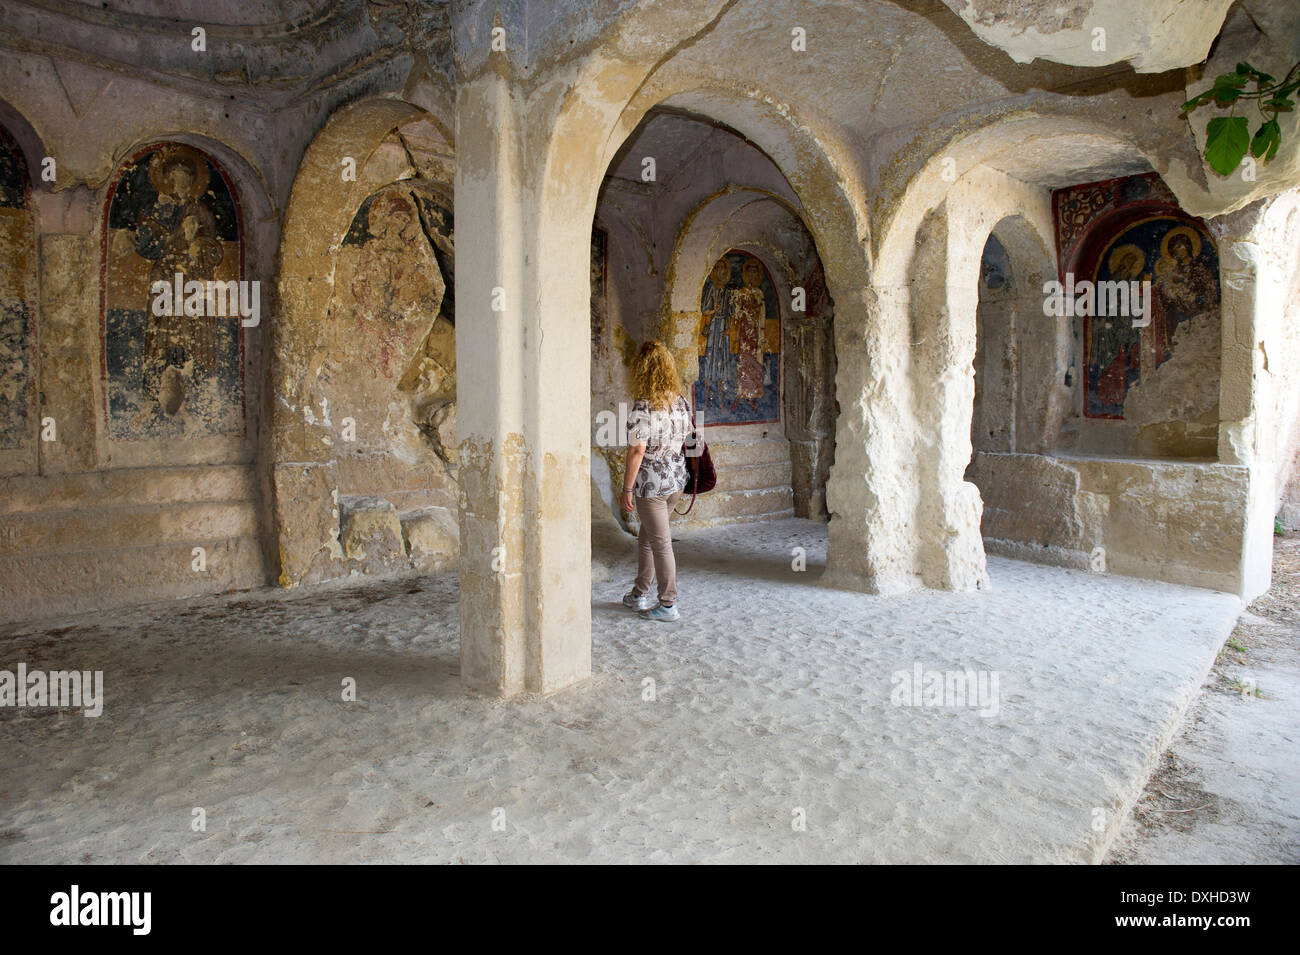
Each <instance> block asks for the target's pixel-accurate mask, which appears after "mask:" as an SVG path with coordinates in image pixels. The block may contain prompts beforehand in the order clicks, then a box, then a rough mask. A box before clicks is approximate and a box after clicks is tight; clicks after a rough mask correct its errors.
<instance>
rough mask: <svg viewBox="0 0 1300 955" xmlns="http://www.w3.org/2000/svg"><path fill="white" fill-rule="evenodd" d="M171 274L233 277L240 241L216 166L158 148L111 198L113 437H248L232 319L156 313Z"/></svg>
mask: <svg viewBox="0 0 1300 955" xmlns="http://www.w3.org/2000/svg"><path fill="white" fill-rule="evenodd" d="M177 276H180V281H181V282H182V283H185V282H203V283H207V282H213V281H215V282H223V283H224V282H232V281H234V282H238V281H239V280H242V279H243V246H242V237H241V233H240V222H239V208H238V204H237V202H236V199H235V195H234V192H233V190H232V188H231V186H230V182H229V180H228V179H227V178H226V176H225V174H224V173H223V172H222V170H221V168H220V167H219V166H218V165H217V164H216V163H215V162H214V161H213V160H212V159H210V158H209V157H207V156H205V155H204V154H203V153H201V152H199V151H198V150H196V149H193V148H191V147H189V146H184V145H181V144H178V143H165V144H161V145H157V146H151V147H149V148H148V149H145V150H143V151H142V152H141V153H139V154H137V155H136V156H135V157H134V158H133V159H131V160H130V161H129V162H128V163H127V164H126V165H125V166H124V167H123V168H122V169H121V170H120V171H119V173H118V176H117V178H116V180H115V181H114V183H113V186H112V188H111V189H110V191H109V196H108V213H107V222H106V229H105V243H104V272H103V287H102V293H103V305H104V312H103V353H102V358H103V372H104V397H105V405H106V407H105V416H106V422H107V426H108V433H109V436H110V437H112V438H116V439H119V440H134V439H143V438H165V437H190V436H203V435H217V434H239V433H242V432H243V430H244V377H243V376H244V368H243V327H242V325H241V322H240V318H239V316H238V314H235V315H218V314H214V309H213V308H211V307H210V303H207V305H205V307H202V308H198V309H190V308H188V307H186V308H181V309H179V310H178V309H176V308H169V310H170V311H173V312H177V311H179V313H178V314H165V313H164V314H158V312H159V308H158V301H157V296H156V294H155V291H154V283H156V282H160V281H161V282H166V283H169V284H174V283H175V282H176V281H177V278H176V277H177ZM177 304H180V303H179V302H178V303H177ZM187 311H188V312H190V314H186V312H187ZM196 311H197V312H199V313H198V314H195V313H194V312H196Z"/></svg>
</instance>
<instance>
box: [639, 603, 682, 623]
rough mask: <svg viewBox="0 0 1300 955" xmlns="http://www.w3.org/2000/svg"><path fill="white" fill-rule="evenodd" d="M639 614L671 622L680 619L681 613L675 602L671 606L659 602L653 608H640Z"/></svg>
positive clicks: (651, 618) (647, 617)
mask: <svg viewBox="0 0 1300 955" xmlns="http://www.w3.org/2000/svg"><path fill="white" fill-rule="evenodd" d="M641 616H643V617H645V618H646V619H647V620H662V621H664V622H665V623H672V622H673V621H674V620H681V619H682V615H681V614H680V613H679V612H678V610H677V604H673V605H672V606H671V607H665V606H664V605H663V604H660V605H659V606H657V607H655V609H654V610H642V611H641Z"/></svg>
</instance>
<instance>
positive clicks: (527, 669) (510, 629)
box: [456, 68, 595, 696]
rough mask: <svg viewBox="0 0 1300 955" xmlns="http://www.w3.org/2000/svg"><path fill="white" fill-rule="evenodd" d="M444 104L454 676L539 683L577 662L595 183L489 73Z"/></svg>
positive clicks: (562, 676)
mask: <svg viewBox="0 0 1300 955" xmlns="http://www.w3.org/2000/svg"><path fill="white" fill-rule="evenodd" d="M456 113H457V137H456V139H457V143H456V147H457V148H456V227H457V228H456V232H457V235H456V259H457V263H456V367H457V409H458V427H459V441H460V444H459V462H460V484H461V491H460V623H461V676H462V679H463V680H464V682H465V683H466V684H467V685H469V686H470V687H473V688H476V689H479V690H483V691H485V692H490V693H494V694H499V695H501V696H512V695H515V694H518V693H521V692H535V693H547V692H551V691H554V690H558V689H561V688H563V687H565V686H569V685H571V684H573V683H575V682H578V681H580V680H583V679H585V678H586V677H588V676H589V675H590V673H591V538H590V533H591V531H590V526H591V500H590V494H589V484H590V467H589V463H588V456H589V453H590V440H591V432H590V422H589V418H590V405H591V385H590V360H591V359H590V349H589V342H590V319H589V316H590V287H589V268H590V265H589V249H590V240H591V226H592V216H593V215H594V205H595V187H594V186H593V184H592V183H590V182H588V181H586V179H585V177H575V176H569V177H567V178H566V172H565V165H566V162H565V160H566V158H568V159H569V162H570V163H572V162H573V160H572V158H571V157H565V156H563V155H562V154H561V155H552V154H553V153H557V152H558V150H557V149H556V148H554V147H553V144H552V143H550V142H549V140H548V135H549V130H548V129H546V128H544V125H545V124H544V123H543V122H542V121H540V120H538V119H535V118H533V117H530V115H529V111H528V110H527V109H526V108H525V107H524V105H523V96H522V94H521V93H520V91H519V90H518V89H517V88H515V86H514V84H513V82H512V81H511V80H510V79H509V78H508V77H507V76H505V75H502V74H501V73H499V72H498V71H496V70H494V69H491V68H486V69H484V70H482V71H481V72H480V73H479V74H478V75H477V76H476V77H474V78H470V79H462V81H461V82H460V83H459V84H458V86H457V103H456ZM530 120H531V121H532V122H533V123H534V124H535V125H536V126H537V129H529V128H527V124H528V123H529V121H530ZM548 159H549V160H550V161H547V160H548ZM577 165H578V166H579V167H580V166H581V165H582V164H581V163H578V164H577ZM548 177H549V180H548ZM578 179H580V180H581V181H574V180H578ZM588 192H589V193H590V195H589V196H588V195H587V193H588Z"/></svg>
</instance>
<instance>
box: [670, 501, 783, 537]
mask: <svg viewBox="0 0 1300 955" xmlns="http://www.w3.org/2000/svg"><path fill="white" fill-rule="evenodd" d="M696 510H699V503H698V502H696ZM788 517H794V509H793V508H787V509H786V510H783V511H771V512H770V513H766V514H735V515H730V516H726V515H724V516H720V517H704V518H700V517H697V516H696V514H695V511H692V512H691V514H690V516H689V517H675V518H673V525H672V526H673V529H674V530H678V529H681V530H695V529H696V528H700V527H719V526H721V525H723V524H757V523H758V522H760V521H780V520H784V519H786V518H788Z"/></svg>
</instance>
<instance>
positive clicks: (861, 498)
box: [823, 274, 919, 594]
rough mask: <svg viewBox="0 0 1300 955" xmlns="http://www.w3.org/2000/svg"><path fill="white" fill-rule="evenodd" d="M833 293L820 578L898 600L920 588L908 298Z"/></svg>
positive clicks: (861, 290)
mask: <svg viewBox="0 0 1300 955" xmlns="http://www.w3.org/2000/svg"><path fill="white" fill-rule="evenodd" d="M828 278H832V277H831V276H830V275H829V274H828ZM832 288H837V289H845V291H843V292H838V291H837V292H836V294H835V296H834V297H835V326H834V334H835V358H836V372H835V396H836V399H837V400H838V402H839V417H838V418H837V420H836V423H835V464H834V466H833V467H832V468H831V473H830V478H829V480H828V481H827V482H826V503H827V507H828V508H829V510H830V513H831V520H830V527H829V528H828V537H829V540H828V544H827V561H826V574H825V576H824V578H823V579H824V580H825V582H826V583H827V584H829V585H830V586H833V587H839V588H842V589H844V590H858V591H863V592H865V593H881V594H888V593H900V592H902V591H905V590H910V589H914V588H915V587H916V586H917V585H918V584H919V579H918V577H917V575H916V559H915V558H916V548H915V541H914V539H913V536H912V535H913V528H912V521H911V516H912V514H913V513H914V512H915V508H916V472H915V469H914V467H913V451H912V446H911V445H912V442H911V437H912V429H913V427H914V425H913V422H912V417H911V410H910V407H909V404H908V401H907V395H906V389H907V374H908V362H907V359H906V355H907V342H908V338H907V334H908V321H907V305H906V302H907V298H906V294H905V292H904V290H901V289H897V288H893V289H881V288H875V289H872V288H865V287H861V286H859V287H856V288H854V287H852V286H850V285H848V284H847V283H843V284H840V285H833V286H832Z"/></svg>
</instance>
